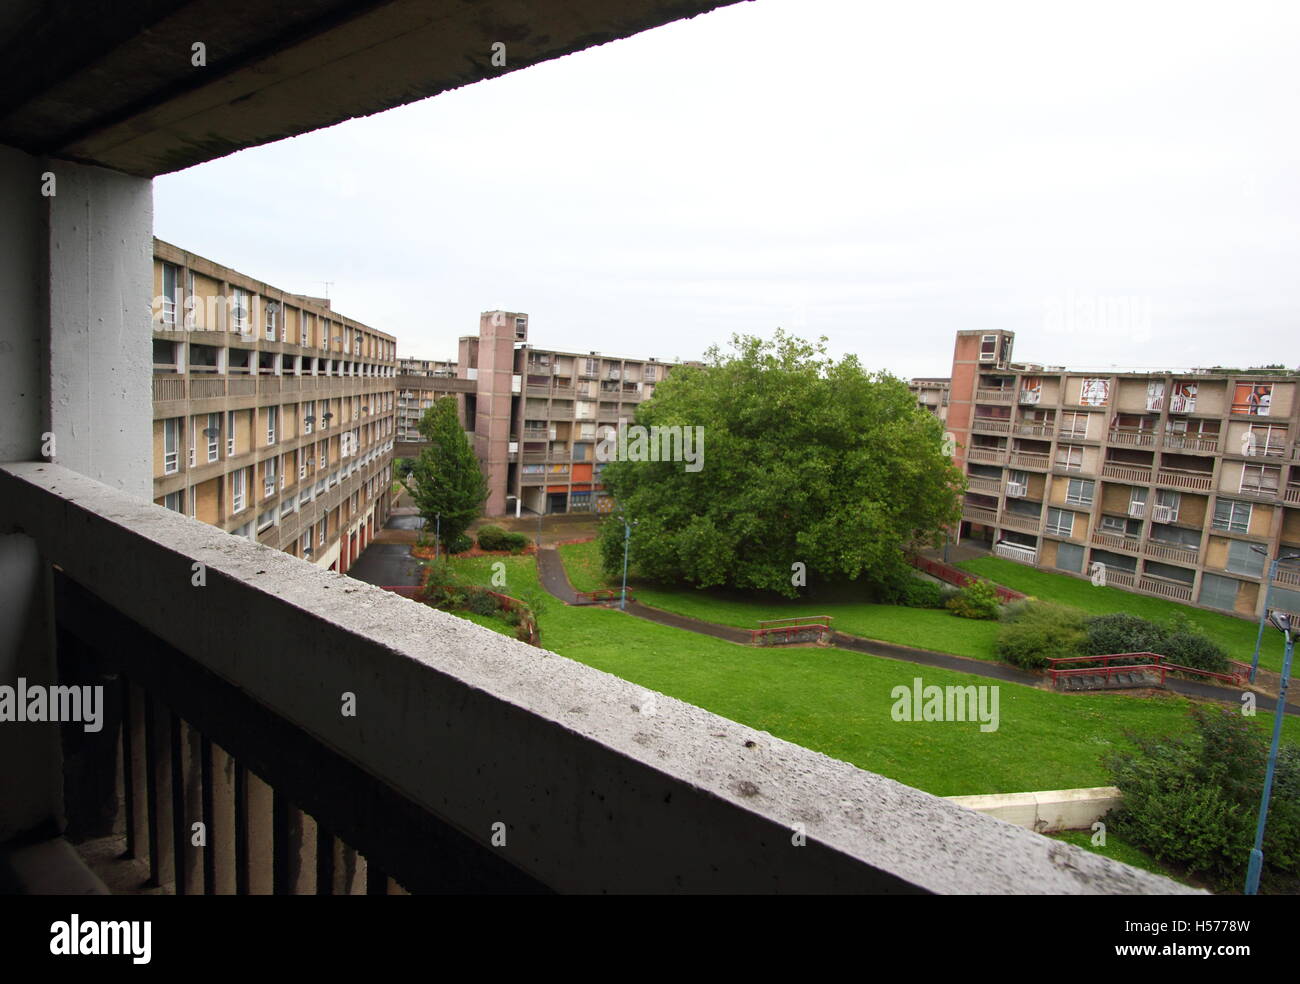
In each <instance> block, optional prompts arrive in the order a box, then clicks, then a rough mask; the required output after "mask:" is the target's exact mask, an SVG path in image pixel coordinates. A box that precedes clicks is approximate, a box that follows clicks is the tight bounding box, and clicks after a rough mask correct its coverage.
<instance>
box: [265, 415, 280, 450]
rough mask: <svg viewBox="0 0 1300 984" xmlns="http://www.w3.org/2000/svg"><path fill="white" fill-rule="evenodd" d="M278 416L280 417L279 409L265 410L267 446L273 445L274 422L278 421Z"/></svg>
mask: <svg viewBox="0 0 1300 984" xmlns="http://www.w3.org/2000/svg"><path fill="white" fill-rule="evenodd" d="M279 416H280V408H279V407H267V408H266V443H267V444H274V443H275V424H276V421H277V420H278V419H279Z"/></svg>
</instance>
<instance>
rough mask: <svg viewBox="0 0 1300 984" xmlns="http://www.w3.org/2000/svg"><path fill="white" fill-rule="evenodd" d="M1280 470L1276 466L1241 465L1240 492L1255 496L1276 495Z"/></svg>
mask: <svg viewBox="0 0 1300 984" xmlns="http://www.w3.org/2000/svg"><path fill="white" fill-rule="evenodd" d="M1281 477H1282V469H1281V468H1278V467H1277V466H1276V465H1243V466H1242V468H1241V491H1242V492H1254V493H1255V494H1256V495H1276V494H1277V487H1278V483H1279V481H1280V480H1281Z"/></svg>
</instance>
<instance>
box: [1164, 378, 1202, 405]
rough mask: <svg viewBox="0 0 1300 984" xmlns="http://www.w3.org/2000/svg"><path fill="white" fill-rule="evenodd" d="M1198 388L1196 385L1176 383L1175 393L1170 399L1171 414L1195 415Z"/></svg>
mask: <svg viewBox="0 0 1300 984" xmlns="http://www.w3.org/2000/svg"><path fill="white" fill-rule="evenodd" d="M1197 388H1198V386H1197V384H1196V383H1186V382H1182V383H1179V382H1176V383H1174V392H1173V395H1172V396H1171V397H1170V398H1169V412H1170V413H1195V412H1196V390H1197Z"/></svg>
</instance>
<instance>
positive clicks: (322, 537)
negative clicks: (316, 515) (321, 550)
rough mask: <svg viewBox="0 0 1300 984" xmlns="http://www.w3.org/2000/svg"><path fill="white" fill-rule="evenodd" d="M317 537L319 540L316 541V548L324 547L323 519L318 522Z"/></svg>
mask: <svg viewBox="0 0 1300 984" xmlns="http://www.w3.org/2000/svg"><path fill="white" fill-rule="evenodd" d="M319 537H320V539H319V540H318V541H317V546H321V547H323V546H325V520H324V519H322V520H321V521H320V533H319Z"/></svg>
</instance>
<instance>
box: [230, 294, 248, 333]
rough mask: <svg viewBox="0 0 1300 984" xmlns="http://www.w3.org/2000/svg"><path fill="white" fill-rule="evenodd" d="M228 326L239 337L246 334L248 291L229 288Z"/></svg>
mask: <svg viewBox="0 0 1300 984" xmlns="http://www.w3.org/2000/svg"><path fill="white" fill-rule="evenodd" d="M230 324H231V327H232V328H233V329H234V330H235V331H237V332H239V333H240V334H241V335H247V334H248V291H246V290H244V289H243V288H242V287H232V288H230Z"/></svg>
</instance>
